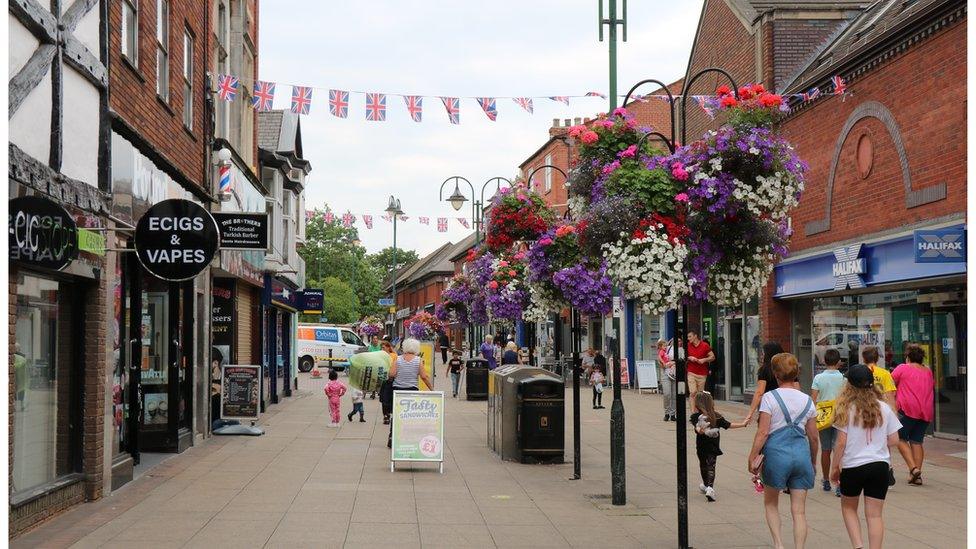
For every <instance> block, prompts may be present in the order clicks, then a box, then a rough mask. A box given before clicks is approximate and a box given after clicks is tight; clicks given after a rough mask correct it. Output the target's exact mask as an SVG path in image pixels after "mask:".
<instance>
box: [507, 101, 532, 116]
mask: <svg viewBox="0 0 976 549" xmlns="http://www.w3.org/2000/svg"><path fill="white" fill-rule="evenodd" d="M512 101H515V102H516V103H518V106H520V107H522V108H523V109H525V110H526V111H527V112H528V113H529V114H532V98H531V97H513V98H512Z"/></svg>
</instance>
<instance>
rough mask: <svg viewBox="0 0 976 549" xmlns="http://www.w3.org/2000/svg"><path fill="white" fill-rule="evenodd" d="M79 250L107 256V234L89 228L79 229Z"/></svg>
mask: <svg viewBox="0 0 976 549" xmlns="http://www.w3.org/2000/svg"><path fill="white" fill-rule="evenodd" d="M78 250H79V251H82V252H87V253H90V254H93V255H97V256H99V257H104V256H105V236H104V235H101V234H98V233H96V232H94V231H90V230H88V229H78Z"/></svg>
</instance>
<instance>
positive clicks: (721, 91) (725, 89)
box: [715, 84, 732, 97]
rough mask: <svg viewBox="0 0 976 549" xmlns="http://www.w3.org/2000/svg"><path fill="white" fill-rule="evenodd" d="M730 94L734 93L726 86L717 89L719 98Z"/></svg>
mask: <svg viewBox="0 0 976 549" xmlns="http://www.w3.org/2000/svg"><path fill="white" fill-rule="evenodd" d="M730 93H732V89H731V88H729V87H728V86H726V85H724V84H723V85H721V86H719V87H717V88H715V95H717V96H719V97H724V96H726V95H729V94H730Z"/></svg>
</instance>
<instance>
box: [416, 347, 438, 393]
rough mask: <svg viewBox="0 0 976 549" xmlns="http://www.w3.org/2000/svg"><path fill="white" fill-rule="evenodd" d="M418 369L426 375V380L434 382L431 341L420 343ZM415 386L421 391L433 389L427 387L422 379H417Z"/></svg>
mask: <svg viewBox="0 0 976 549" xmlns="http://www.w3.org/2000/svg"><path fill="white" fill-rule="evenodd" d="M420 368H421V370H422V371H424V372H426V373H427V378H428V379H430V381H431V382H432V383H433V382H434V343H433V342H431V341H421V342H420ZM417 384H418V385H417V386H418V387H420V390H421V391H432V390H433V389H434V388H433V387H428V386H427V384H426V383H424V380H423V379H420V378H419V377H418V379H417Z"/></svg>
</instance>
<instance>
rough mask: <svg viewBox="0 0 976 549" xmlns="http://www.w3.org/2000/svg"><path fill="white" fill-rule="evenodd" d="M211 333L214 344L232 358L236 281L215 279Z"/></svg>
mask: <svg viewBox="0 0 976 549" xmlns="http://www.w3.org/2000/svg"><path fill="white" fill-rule="evenodd" d="M210 293H211V316H210V333H211V334H212V337H213V346H214V347H216V348H217V350H218V351H220V353H221V354H222V356H223V357H224V359H225V360H230V357H231V346H232V345H233V343H234V336H235V333H234V281H233V280H232V279H214V281H213V287H212V289H211V292H210Z"/></svg>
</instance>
